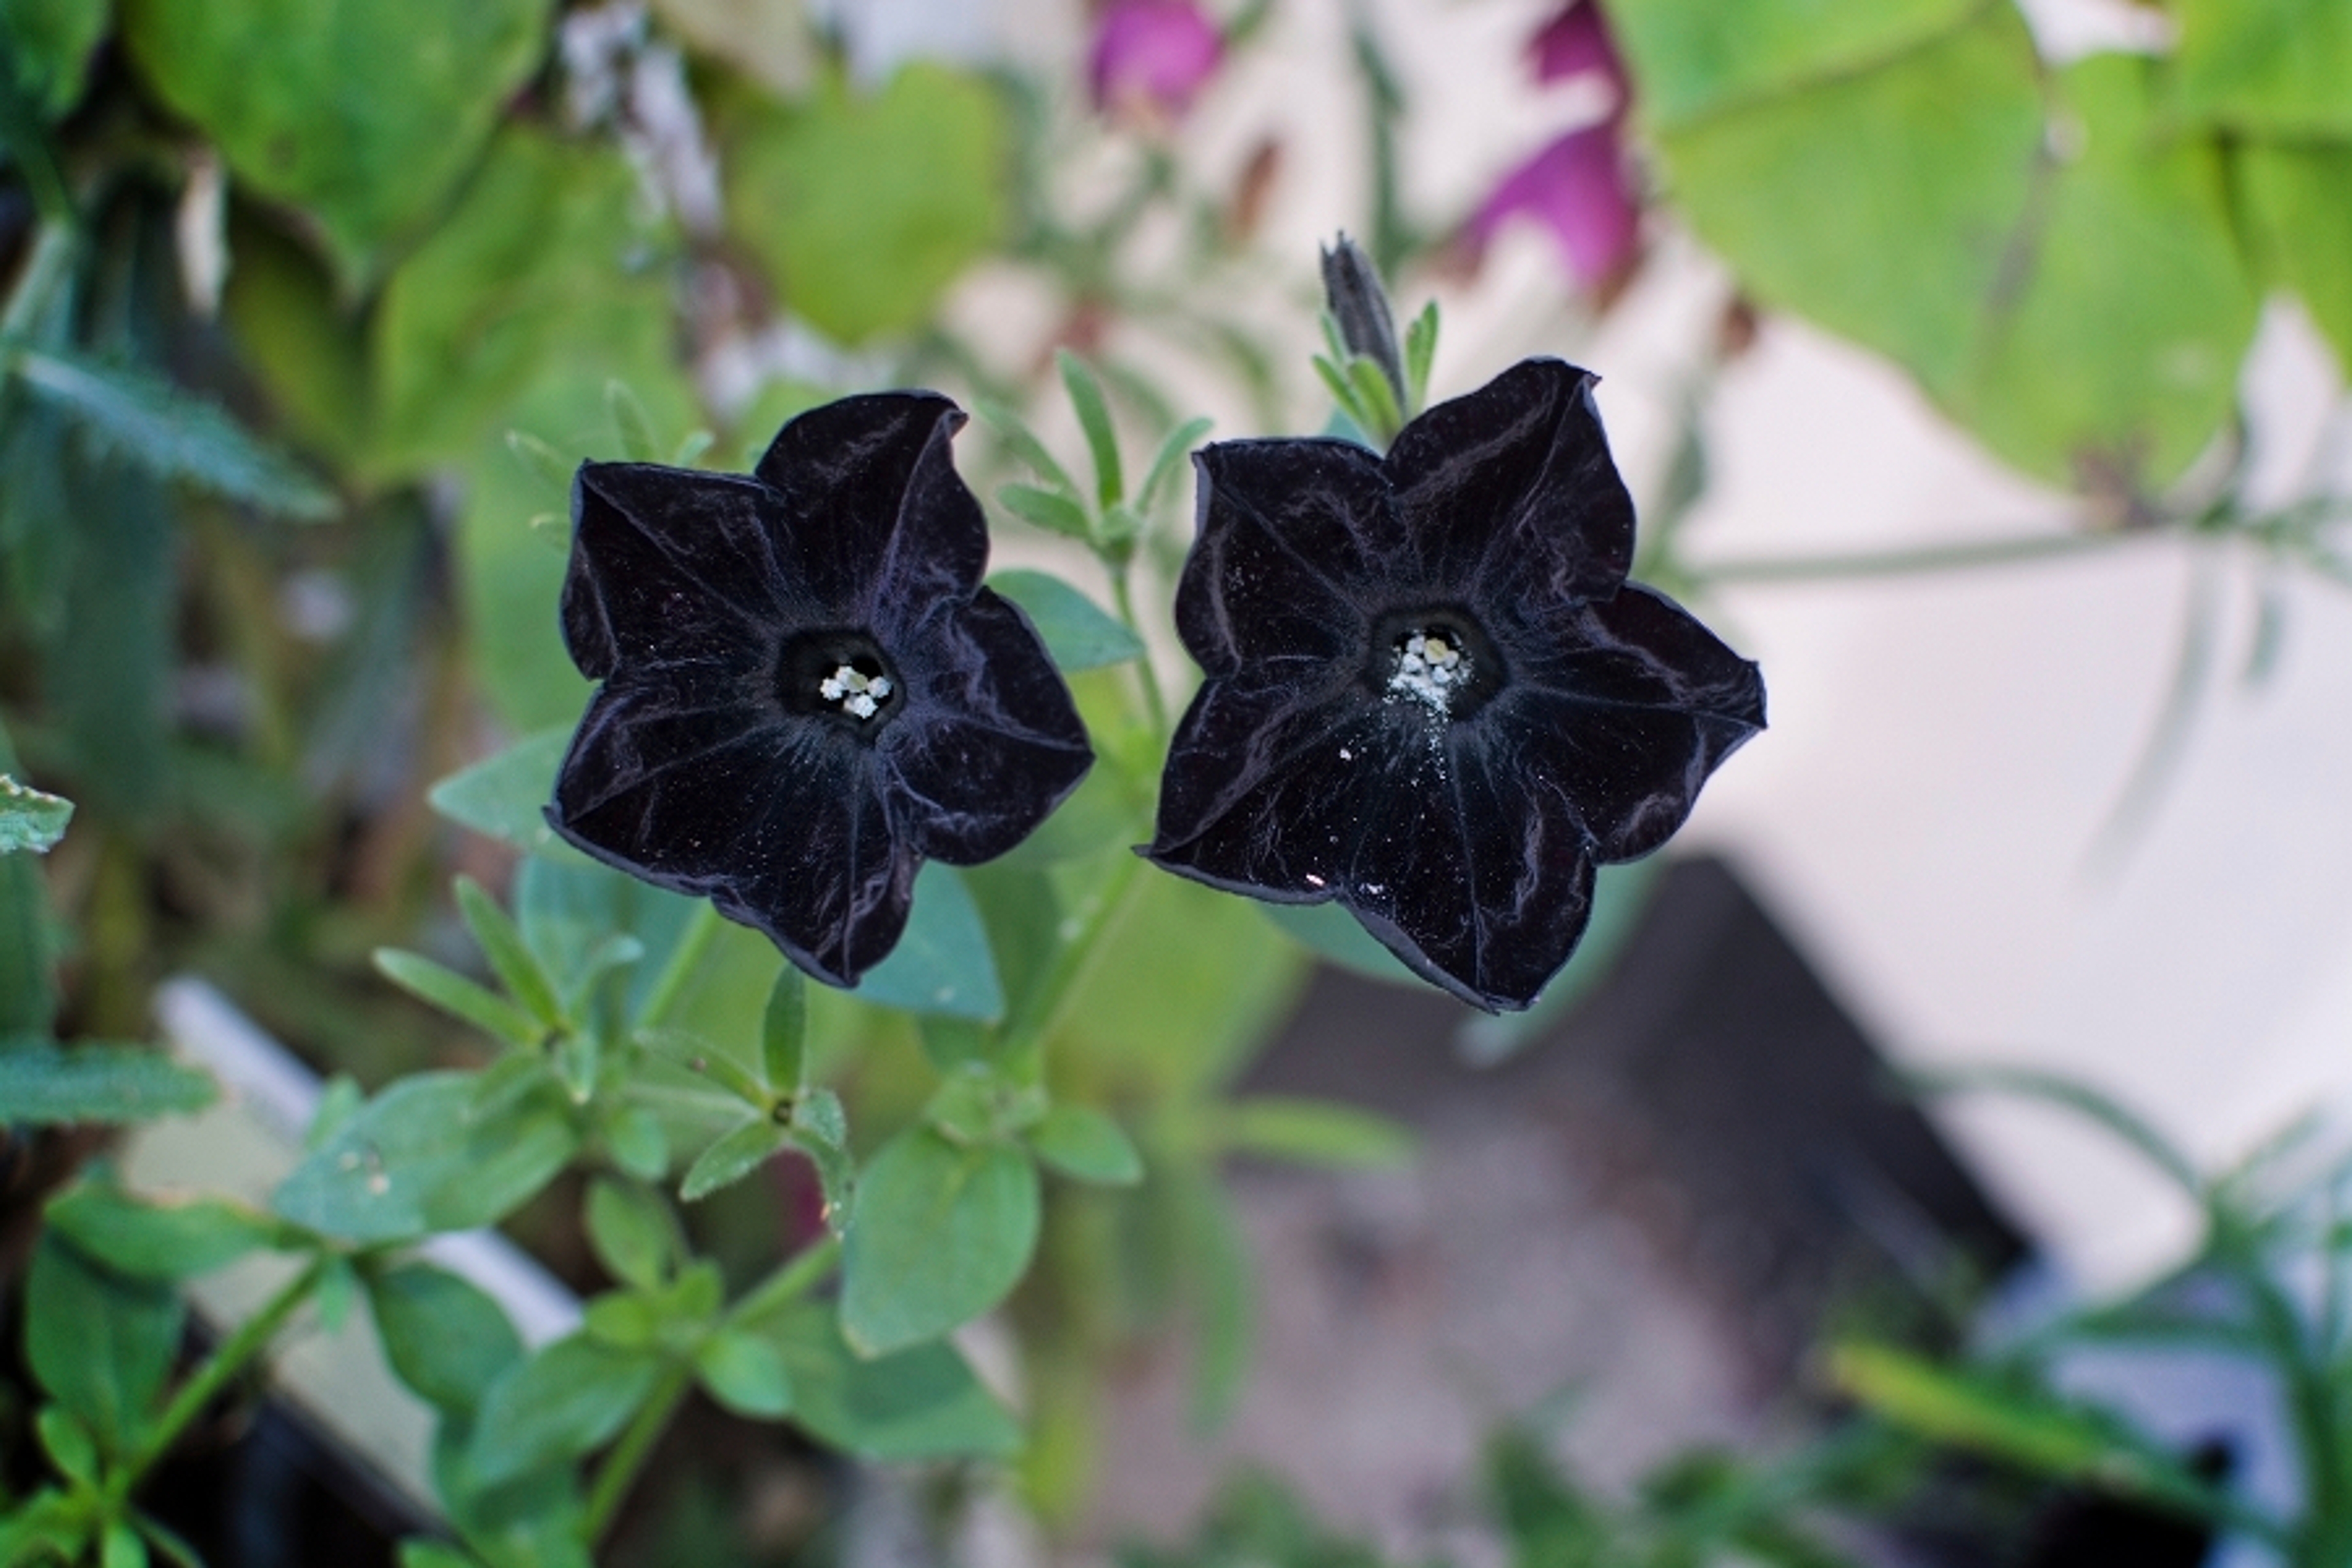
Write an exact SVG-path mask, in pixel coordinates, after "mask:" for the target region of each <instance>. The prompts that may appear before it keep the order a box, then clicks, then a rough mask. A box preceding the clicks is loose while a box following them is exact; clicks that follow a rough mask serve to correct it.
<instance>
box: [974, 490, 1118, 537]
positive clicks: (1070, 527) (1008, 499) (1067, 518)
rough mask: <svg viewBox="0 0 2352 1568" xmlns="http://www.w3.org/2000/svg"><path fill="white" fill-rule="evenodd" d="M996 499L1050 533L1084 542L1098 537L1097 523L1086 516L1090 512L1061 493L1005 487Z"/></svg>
mask: <svg viewBox="0 0 2352 1568" xmlns="http://www.w3.org/2000/svg"><path fill="white" fill-rule="evenodd" d="M996 499H997V501H998V502H999V504H1001V505H1002V506H1003V508H1004V510H1007V511H1009V512H1011V513H1012V514H1013V516H1015V517H1017V518H1019V519H1020V520H1021V521H1024V522H1026V523H1031V524H1034V525H1035V526H1036V527H1038V528H1042V529H1044V530H1045V531H1046V532H1048V533H1058V534H1060V535H1061V536H1062V537H1063V538H1065V539H1075V540H1077V541H1078V542H1081V543H1085V542H1089V541H1091V540H1092V539H1093V538H1094V536H1095V526H1094V522H1093V521H1092V520H1091V519H1090V518H1088V517H1087V509H1086V508H1085V507H1083V506H1080V505H1079V504H1078V503H1077V502H1076V501H1074V500H1071V499H1070V498H1069V497H1068V496H1066V495H1064V494H1062V493H1061V492H1060V491H1058V490H1045V489H1038V488H1037V487H1036V486H1035V485H1003V486H1001V487H999V488H998V489H997V492H996Z"/></svg>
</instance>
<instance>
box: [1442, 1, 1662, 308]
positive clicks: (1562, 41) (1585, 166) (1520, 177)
mask: <svg viewBox="0 0 2352 1568" xmlns="http://www.w3.org/2000/svg"><path fill="white" fill-rule="evenodd" d="M1528 60H1529V62H1530V63H1531V64H1532V65H1533V66H1534V67H1535V73H1536V79H1537V80H1538V81H1540V82H1547V83H1551V82H1561V83H1566V82H1576V81H1585V82H1590V83H1591V84H1592V85H1594V86H1596V87H1598V88H1599V89H1600V90H1601V91H1602V92H1604V93H1605V94H1606V95H1607V108H1606V110H1604V112H1603V114H1602V116H1601V119H1600V120H1599V121H1595V122H1593V123H1591V124H1589V125H1584V126H1581V127H1580V128H1578V129H1577V130H1574V131H1570V132H1568V133H1566V134H1565V135H1562V136H1559V137H1557V138H1555V139H1554V140H1553V141H1552V142H1549V143H1548V144H1546V145H1545V146H1544V147H1543V148H1542V149H1540V150H1539V151H1538V152H1537V153H1536V154H1535V155H1534V156H1533V157H1531V158H1529V159H1528V161H1527V162H1525V163H1521V164H1520V165H1519V166H1518V167H1517V168H1516V169H1513V170H1512V171H1511V172H1510V173H1509V174H1506V175H1504V176H1503V179H1502V181H1501V182H1500V183H1499V184H1496V187H1495V189H1494V191H1493V193H1492V194H1491V195H1488V196H1487V198H1486V201H1485V203H1484V204H1482V205H1480V207H1479V208H1478V211H1477V213H1476V215H1475V216H1473V217H1472V218H1471V220H1470V238H1471V241H1472V243H1473V244H1474V245H1475V246H1476V247H1478V248H1479V249H1481V250H1483V249H1485V248H1486V246H1487V245H1489V244H1490V243H1492V242H1493V240H1494V237H1495V236H1496V234H1498V233H1499V232H1501V231H1502V229H1503V228H1504V227H1506V226H1508V225H1509V224H1512V223H1514V222H1517V221H1518V220H1520V219H1522V218H1524V219H1527V220H1529V221H1531V222H1534V223H1538V224H1540V225H1542V226H1544V227H1545V228H1548V229H1549V230H1550V231H1551V235H1552V238H1553V239H1554V240H1556V241H1557V242H1558V243H1559V248H1560V254H1561V256H1562V258H1564V259H1565V260H1566V261H1567V263H1568V269H1569V272H1570V275H1571V276H1572V277H1574V278H1575V279H1576V281H1577V284H1578V286H1579V287H1580V288H1584V289H1600V288H1603V287H1605V286H1606V285H1607V284H1609V283H1610V282H1611V281H1612V279H1615V278H1616V277H1617V276H1618V275H1619V274H1620V273H1621V272H1622V270H1623V269H1624V268H1625V266H1626V264H1627V263H1628V262H1629V261H1631V260H1632V259H1633V253H1634V251H1635V249H1636V248H1637V247H1638V246H1639V244H1640V240H1641V227H1642V208H1641V204H1640V203H1639V202H1638V201H1637V200H1635V198H1634V195H1633V187H1632V185H1631V184H1630V182H1628V180H1627V179H1626V173H1625V148H1624V140H1623V130H1624V123H1625V113H1626V110H1627V107H1628V105H1629V101H1630V98H1629V91H1628V88H1627V85H1626V81H1625V68H1624V66H1623V64H1622V62H1621V61H1620V60H1619V59H1618V58H1617V46H1616V44H1615V43H1614V42H1613V41H1612V39H1611V38H1610V36H1609V24H1608V21H1607V19H1606V18H1605V17H1603V16H1601V7H1600V6H1599V5H1595V4H1594V3H1593V0H1571V3H1570V5H1568V6H1567V7H1565V8H1564V9H1562V10H1561V11H1560V12H1559V15H1558V16H1554V17H1553V18H1552V19H1551V21H1549V23H1547V24H1546V25H1545V26H1544V28H1543V30H1542V31H1541V32H1539V33H1538V34H1537V35H1536V36H1535V37H1533V38H1531V39H1530V40H1528Z"/></svg>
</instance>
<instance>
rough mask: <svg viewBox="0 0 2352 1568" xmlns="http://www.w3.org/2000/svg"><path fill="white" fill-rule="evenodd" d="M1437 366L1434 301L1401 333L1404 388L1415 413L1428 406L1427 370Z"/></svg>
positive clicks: (1435, 305) (1435, 304)
mask: <svg viewBox="0 0 2352 1568" xmlns="http://www.w3.org/2000/svg"><path fill="white" fill-rule="evenodd" d="M1434 363H1437V301H1436V300H1431V301H1430V302H1429V303H1428V304H1426V305H1423V307H1422V308H1421V314H1420V315H1418V316H1415V317H1414V318H1413V319H1412V321H1411V322H1410V323H1409V324H1408V325H1407V326H1406V327H1405V330H1404V384H1405V389H1406V391H1407V392H1408V393H1409V394H1410V395H1412V405H1413V408H1414V409H1415V410H1419V409H1420V408H1422V407H1423V405H1426V404H1427V403H1428V402H1429V367H1430V366H1431V365H1433V364H1434Z"/></svg>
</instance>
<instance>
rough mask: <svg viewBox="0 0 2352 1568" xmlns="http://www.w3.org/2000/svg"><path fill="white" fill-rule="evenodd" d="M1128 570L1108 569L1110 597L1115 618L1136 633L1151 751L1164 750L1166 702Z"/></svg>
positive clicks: (1124, 565) (1120, 566) (1137, 663)
mask: <svg viewBox="0 0 2352 1568" xmlns="http://www.w3.org/2000/svg"><path fill="white" fill-rule="evenodd" d="M1128 576H1129V566H1128V565H1127V563H1120V564H1118V565H1117V566H1114V567H1113V568H1111V574H1110V591H1111V598H1112V601H1113V603H1114V604H1116V605H1118V618H1119V619H1120V620H1122V621H1125V622H1126V623H1127V629H1128V630H1129V631H1131V632H1133V633H1134V634H1135V640H1136V642H1137V643H1138V644H1139V645H1140V647H1141V648H1142V651H1141V652H1139V653H1138V654H1137V655H1136V656H1135V668H1136V671H1137V673H1138V675H1139V676H1140V677H1141V679H1142V681H1143V711H1144V716H1145V717H1146V718H1147V719H1149V720H1150V723H1151V740H1152V745H1153V749H1154V750H1155V751H1164V750H1166V749H1167V745H1168V733H1169V731H1168V699H1167V698H1166V697H1165V696H1163V695H1162V694H1161V692H1160V671H1159V668H1157V667H1156V666H1155V665H1153V663H1152V661H1151V639H1150V637H1147V636H1145V635H1144V631H1143V627H1142V626H1140V625H1139V624H1138V623H1137V621H1136V618H1135V591H1134V589H1133V588H1131V587H1130V586H1129V583H1128Z"/></svg>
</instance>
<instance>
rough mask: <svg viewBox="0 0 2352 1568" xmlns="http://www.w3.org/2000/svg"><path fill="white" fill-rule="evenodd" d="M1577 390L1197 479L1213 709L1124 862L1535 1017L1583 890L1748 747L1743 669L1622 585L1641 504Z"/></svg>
mask: <svg viewBox="0 0 2352 1568" xmlns="http://www.w3.org/2000/svg"><path fill="white" fill-rule="evenodd" d="M1592 381H1593V377H1592V376H1591V374H1589V373H1587V372H1585V371H1581V370H1579V369H1578V368H1577V367H1576V366H1574V365H1571V364H1567V363H1563V362H1561V361H1559V360H1555V359H1535V360H1527V361H1523V362H1522V363H1519V364H1517V365H1515V366H1513V367H1512V368H1511V369H1509V370H1507V371H1505V372H1504V373H1503V374H1501V375H1499V376H1497V377H1496V378H1495V379H1494V380H1493V381H1492V382H1490V383H1488V384H1486V386H1484V387H1482V388H1480V389H1479V390H1478V391H1476V392H1474V393H1472V394H1470V395H1468V396H1466V397H1457V398H1455V399H1454V400H1453V401H1452V402H1450V403H1441V404H1439V405H1436V406H1435V407H1433V408H1431V409H1430V410H1428V411H1427V412H1426V413H1424V414H1423V415H1422V416H1420V417H1419V418H1417V419H1415V420H1413V421H1412V423H1411V424H1409V425H1407V426H1405V427H1404V429H1403V431H1402V433H1401V434H1399V435H1398V437H1397V438H1396V442H1395V444H1394V445H1393V446H1391V447H1390V448H1389V453H1388V456H1387V457H1386V458H1382V457H1381V456H1380V455H1379V454H1377V453H1374V452H1370V451H1368V450H1366V449H1365V448H1364V447H1360V446H1357V445H1355V444H1354V443H1352V442H1348V441H1337V440H1328V439H1318V440H1265V441H1220V442H1217V443H1216V444H1214V445H1213V446H1210V447H1204V448H1203V449H1202V450H1201V451H1200V452H1198V453H1196V454H1194V457H1193V461H1194V464H1195V465H1196V467H1197V468H1198V469H1199V472H1200V487H1201V489H1200V531H1199V534H1198V536H1197V537H1196V538H1195V539H1194V541H1193V543H1192V553H1191V554H1190V555H1189V556H1187V557H1186V559H1185V562H1184V571H1183V575H1182V577H1181V580H1180V581H1179V583H1178V584H1177V589H1176V630H1177V633H1178V635H1179V636H1180V637H1182V638H1183V641H1184V647H1185V648H1186V649H1187V650H1188V651H1189V652H1191V654H1192V657H1193V658H1195V659H1197V660H1198V661H1199V662H1200V665H1201V668H1202V670H1203V671H1204V672H1205V673H1206V675H1207V677H1208V679H1207V680H1206V681H1205V682H1203V683H1202V687H1201V689H1200V692H1199V694H1198V695H1196V696H1195V697H1194V698H1193V700H1192V707H1191V708H1190V709H1188V710H1186V712H1185V714H1184V718H1183V721H1182V722H1181V723H1180V724H1179V725H1178V726H1177V729H1176V737H1175V741H1174V742H1173V743H1172V744H1171V747H1170V749H1169V753H1168V766H1167V770H1166V772H1165V773H1164V774H1163V775H1162V777H1161V780H1160V816H1159V822H1158V832H1157V834H1156V836H1155V837H1154V838H1153V839H1152V842H1151V844H1150V846H1149V847H1147V848H1146V849H1145V851H1144V853H1145V854H1146V855H1148V856H1149V857H1150V858H1151V859H1152V860H1153V861H1154V862H1156V863H1157V864H1159V865H1160V866H1162V867H1164V868H1167V869H1168V870H1171V871H1173V872H1175V873H1177V874H1178V875H1180V876H1184V877H1190V878H1192V879H1194V880H1196V881H1201V882H1205V883H1207V884H1208V885H1209V886H1211V887H1213V888H1221V889H1225V890H1226V891H1228V892H1235V893H1245V894H1248V895H1250V896H1251V897H1253V898H1259V899H1265V900H1269V901H1271V902H1274V903H1283V904H1312V903H1322V902H1325V901H1331V900H1336V901H1337V902H1338V903H1339V905H1340V906H1341V907H1343V908H1344V909H1346V910H1348V911H1349V913H1351V914H1353V915H1354V916H1355V917H1356V919H1357V920H1358V921H1360V922H1361V923H1362V925H1363V927H1364V929H1365V930H1366V931H1370V933H1371V934H1372V935H1373V936H1375V937H1377V938H1379V939H1380V941H1381V942H1383V943H1385V944H1386V945H1387V946H1388V948H1389V950H1390V951H1391V952H1394V953H1395V954H1396V955H1397V957H1398V958H1400V959H1402V961H1403V962H1404V963H1406V964H1407V965H1408V966H1409V967H1410V968H1412V970H1413V972H1414V973H1418V974H1420V975H1421V976H1423V978H1424V979H1426V980H1429V981H1430V982H1431V983H1433V984H1437V985H1440V986H1443V987H1444V989H1445V990H1447V991H1450V992H1452V993H1453V994H1454V995H1456V996H1458V997H1460V998H1462V1000H1464V1001H1465V1002H1468V1003H1471V1004H1472V1005H1475V1006H1480V1007H1486V1008H1489V1009H1499V1008H1519V1007H1525V1006H1527V1005H1529V1004H1530V1003H1532V1002H1533V1001H1534V1000H1535V998H1536V996H1537V994H1538V993H1539V992H1541V991H1542V989H1543V987H1544V984H1545V983H1546V982H1548V981H1549V980H1550V979H1551V977H1552V976H1553V975H1554V974H1555V973H1559V967H1560V965H1561V964H1563V963H1567V962H1568V957H1569V954H1570V952H1572V951H1574V949H1575V947H1576V943H1577V940H1578V938H1579V937H1580V936H1581V935H1582V934H1583V932H1584V927H1585V922H1586V921H1587V920H1588V919H1589V918H1590V917H1591V910H1592V876H1593V868H1594V867H1595V866H1597V865H1608V864H1612V863H1614V862H1616V861H1620V860H1632V859H1635V858H1639V857H1641V856H1643V855H1647V854H1648V853H1650V852H1651V851H1652V850H1654V849H1655V848H1657V847H1659V846H1660V845H1662V844H1664V842H1665V841H1666V839H1667V837H1669V836H1670V835H1672V834H1673V833H1674V831H1675V829H1676V828H1678V827H1680V826H1682V824H1683V820H1684V819H1685V817H1687V816H1689V815H1690V812H1691V807H1692V806H1693V805H1695V804H1696V801H1697V799H1698V792H1699V788H1700V786H1701V785H1702V784H1705V783H1706V779H1707V776H1708V775H1709V774H1710V773H1713V772H1714V771H1715V769H1716V766H1717V764H1718V763H1721V762H1722V761H1723V759H1724V758H1725V757H1726V756H1727V755H1729V754H1730V753H1731V752H1732V751H1733V750H1734V749H1735V748H1736V747H1738V745H1739V744H1740V742H1744V741H1746V740H1747V739H1748V737H1749V736H1750V735H1752V734H1754V733H1755V732H1756V731H1758V730H1759V729H1761V728H1762V727H1763V724H1764V683H1763V679H1762V678H1761V677H1760V676H1759V674H1758V673H1757V669H1756V667H1755V666H1754V665H1752V664H1750V663H1748V661H1747V660H1746V659H1743V658H1740V657H1739V656H1738V654H1736V653H1734V652H1732V651H1731V649H1730V648H1728V647H1725V646H1724V644H1723V642H1722V641H1721V639H1719V638H1717V637H1716V636H1715V634H1714V633H1712V632H1710V631H1708V630H1707V629H1706V627H1705V626H1701V625H1700V624H1699V623H1698V622H1697V621H1696V619H1694V618H1693V617H1692V616H1690V614H1689V613H1688V612H1686V611H1685V610H1684V609H1683V608H1682V607H1681V606H1679V605H1675V603H1674V602H1673V601H1672V600H1670V599H1668V598H1666V597H1665V595H1662V594H1659V593H1656V592H1654V591H1653V590H1651V589H1648V588H1644V587H1643V586H1641V585H1640V584H1634V583H1629V582H1627V581H1626V580H1625V573H1626V569H1627V567H1628V565H1629V564H1630V563H1631V562H1632V561H1633V499H1632V498H1631V497H1630V496H1629V495H1627V493H1626V490H1625V486H1624V484H1623V482H1622V480H1621V479H1619V478H1618V476H1617V468H1616V465H1615V464H1614V463H1613V462H1612V460H1611V458H1610V456H1609V444H1608V440H1607V438H1606V437H1605V436H1604V435H1603V434H1602V432H1601V416H1600V414H1599V411H1598V410H1597V409H1596V408H1595V407H1594V405H1593V402H1592V391H1591V388H1592Z"/></svg>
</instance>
